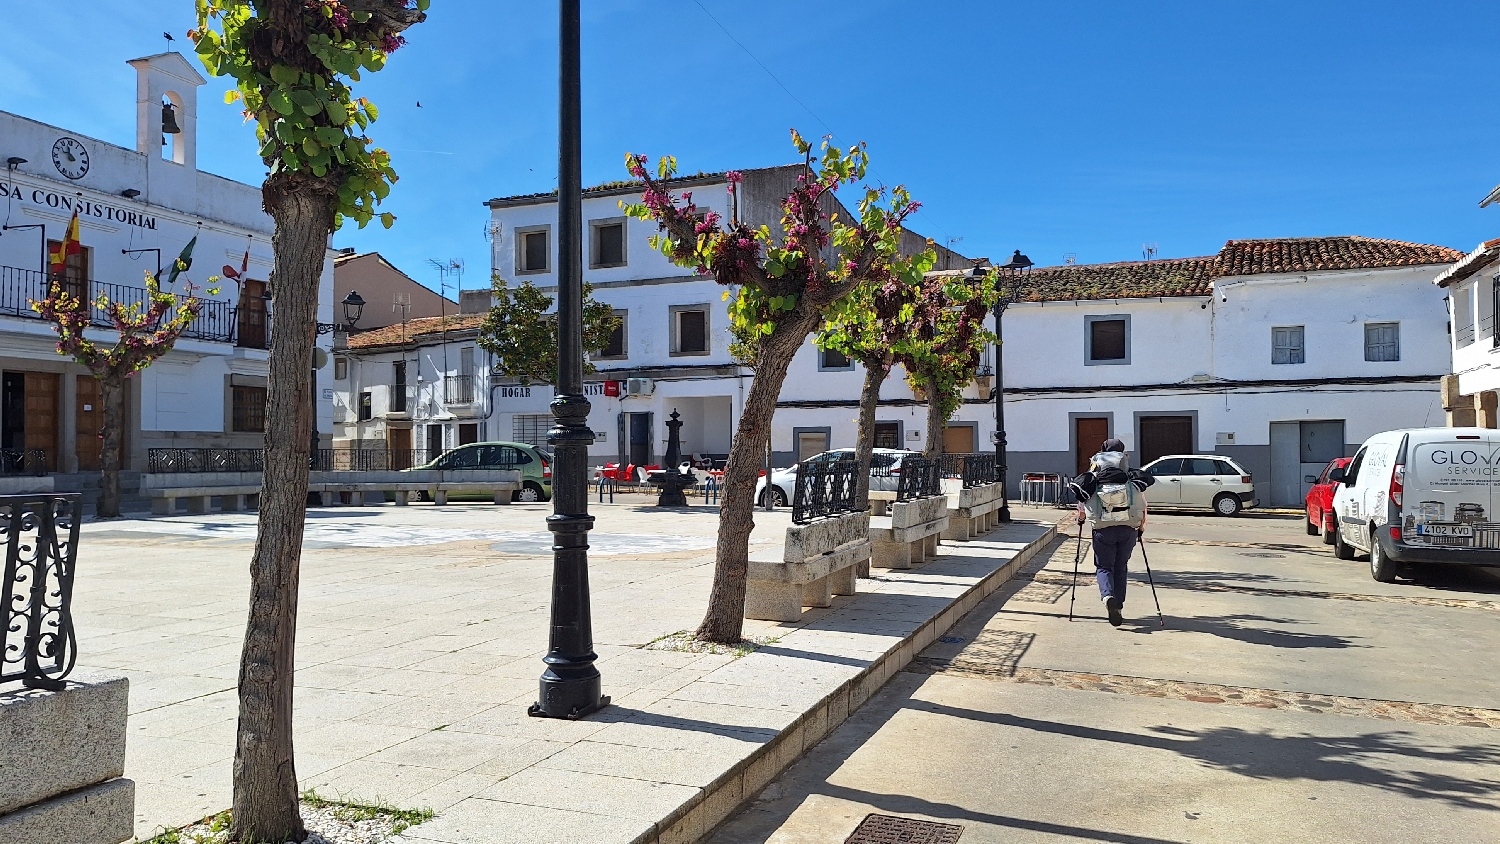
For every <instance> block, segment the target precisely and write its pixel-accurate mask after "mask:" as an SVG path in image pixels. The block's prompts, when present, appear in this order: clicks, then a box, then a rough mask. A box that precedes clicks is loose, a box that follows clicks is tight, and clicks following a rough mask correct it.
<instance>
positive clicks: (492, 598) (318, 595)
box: [75, 496, 1049, 841]
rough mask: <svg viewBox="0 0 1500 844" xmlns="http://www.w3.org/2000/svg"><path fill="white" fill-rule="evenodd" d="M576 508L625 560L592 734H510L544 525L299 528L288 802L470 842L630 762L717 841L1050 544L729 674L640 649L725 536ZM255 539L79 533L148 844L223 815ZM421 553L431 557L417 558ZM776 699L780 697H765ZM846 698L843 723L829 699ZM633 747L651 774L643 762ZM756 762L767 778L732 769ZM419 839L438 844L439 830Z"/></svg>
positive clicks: (382, 513) (686, 522) (541, 648)
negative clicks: (683, 801) (434, 819)
mask: <svg viewBox="0 0 1500 844" xmlns="http://www.w3.org/2000/svg"><path fill="white" fill-rule="evenodd" d="M622 498H623V496H622ZM592 509H593V512H594V513H595V515H596V517H597V519H598V521H597V529H596V531H595V534H594V536H598V537H603V538H609V537H615V538H616V540H617V541H616V542H615V545H614V547H613V548H612V549H611V550H614V551H615V552H616V553H613V554H602V555H599V556H597V557H592V558H591V560H590V580H591V587H592V596H593V604H594V616H593V621H594V633H595V641H596V651H597V653H598V655H599V663H598V664H599V667H600V670H601V672H602V673H603V675H604V678H605V680H604V682H605V690H606V693H608V694H610V695H612V696H613V698H614V703H613V705H612V706H611V707H610V708H609V710H607V711H606V712H604V713H601V714H600V715H598V716H596V717H595V718H593V719H590V720H588V721H584V722H557V721H546V720H539V719H532V718H528V717H526V716H525V707H526V706H527V705H528V704H529V703H531V702H532V701H533V700H534V698H535V695H536V683H537V678H538V676H539V674H540V671H541V667H542V665H541V662H540V658H541V656H542V655H543V654H544V653H545V650H546V631H547V619H548V608H549V600H550V582H551V581H550V578H551V559H550V555H546V554H545V553H544V551H545V549H542V548H540V546H538V545H537V543H535V542H534V541H532V538H533V537H534V536H536V535H537V534H539V533H544V532H545V523H544V519H545V517H546V515H547V514H548V512H549V511H550V507H548V506H546V505H513V506H511V507H508V508H494V507H491V506H486V505H479V506H472V507H470V506H461V505H459V506H445V507H423V508H411V507H406V508H396V507H394V506H386V507H366V508H342V509H340V508H333V509H324V510H314V511H312V512H311V514H310V518H309V522H310V524H314V523H315V524H317V525H326V527H320V533H319V534H318V537H319V538H318V539H317V540H316V541H315V542H314V543H311V544H310V545H309V547H307V549H306V550H305V551H304V555H303V564H302V578H301V584H302V586H301V594H300V599H299V601H300V606H299V620H298V640H297V672H298V674H297V690H296V695H295V701H294V705H295V712H296V715H295V721H294V725H295V727H294V728H295V731H296V732H295V741H296V764H297V773H298V775H299V778H300V782H301V785H302V786H303V787H304V788H314V789H316V790H318V792H319V793H320V794H324V795H326V796H329V797H343V798H348V799H360V800H369V801H380V800H384V801H387V802H391V803H394V804H396V805H398V806H402V807H407V808H420V807H431V808H433V809H435V810H440V811H452V812H457V813H458V816H459V817H460V818H462V817H465V816H468V814H470V813H478V814H476V815H475V816H478V815H480V814H482V815H483V816H485V817H487V818H488V817H494V818H509V817H511V815H509V814H507V813H508V812H515V811H521V810H516V809H513V808H507V807H518V806H520V807H524V806H525V805H526V804H521V803H514V802H507V800H510V801H513V800H518V799H522V798H521V797H519V796H517V795H516V794H506V795H504V796H506V797H507V800H498V799H492V798H487V797H480V796H478V795H480V794H481V793H484V792H486V791H487V790H488V789H490V788H492V787H494V786H496V784H498V783H500V782H502V781H504V780H505V779H506V778H508V777H514V776H516V775H518V774H520V773H521V772H524V771H527V770H530V769H533V768H535V769H536V770H537V773H535V774H532V775H531V776H540V775H541V773H540V772H541V771H543V770H550V771H563V772H568V771H573V769H575V768H576V769H580V770H577V771H574V772H575V773H579V774H596V773H597V772H598V771H599V770H601V766H604V765H607V764H609V760H611V759H614V758H639V759H640V763H641V768H640V776H642V777H644V778H645V780H644V781H649V782H659V783H660V784H663V785H669V786H678V787H684V788H689V789H696V790H697V791H698V792H699V793H700V796H699V797H697V798H693V799H692V800H689V801H687V802H689V803H692V804H693V805H694V806H696V805H698V804H700V803H701V804H702V805H704V806H705V807H712V811H713V812H718V813H719V816H723V814H726V813H727V812H728V811H729V810H730V809H731V808H733V806H734V805H735V804H737V803H738V802H739V798H738V796H735V794H737V790H743V788H744V786H745V783H744V782H743V781H742V777H743V776H744V775H746V774H748V775H749V776H750V777H751V784H752V785H753V784H755V783H760V784H763V783H764V782H765V781H768V777H769V772H772V771H774V770H780V767H781V766H783V765H784V764H785V763H786V762H788V761H790V759H792V758H795V756H796V755H798V754H800V753H801V752H802V747H803V744H802V742H803V731H802V730H801V726H802V725H803V723H804V722H811V723H813V725H814V726H813V729H812V733H813V734H815V735H821V734H822V732H825V731H826V729H825V728H824V727H823V726H821V724H823V723H837V722H838V721H841V720H843V718H844V717H846V716H847V713H848V712H849V711H850V710H851V709H853V708H857V706H858V705H859V703H862V702H863V701H864V700H865V699H866V698H867V697H868V696H869V694H870V693H871V692H872V691H873V690H874V689H875V688H878V686H879V684H880V683H882V682H884V681H885V679H886V678H887V677H889V676H890V674H891V673H892V672H891V671H890V670H886V669H884V668H879V667H878V666H879V665H880V664H881V663H882V661H883V660H884V661H889V660H895V659H899V660H901V664H905V661H906V660H908V659H909V658H910V653H909V651H910V648H907V649H905V650H902V649H901V647H900V644H901V643H902V642H903V641H904V639H905V637H909V636H910V635H911V634H912V631H914V630H917V631H920V629H921V628H923V627H924V625H925V626H926V627H928V628H932V627H933V626H934V625H936V624H937V623H938V621H939V619H937V618H935V617H936V616H941V615H943V613H944V611H945V610H946V609H948V608H949V607H950V605H951V604H952V603H953V602H954V601H955V600H966V599H965V598H964V597H963V596H965V595H966V593H967V592H968V591H969V590H971V589H973V588H974V586H975V584H976V583H978V582H979V581H980V580H981V579H983V578H984V577H986V576H988V575H990V574H992V573H993V572H994V571H995V569H996V568H997V567H999V566H1001V565H1003V564H1004V563H1005V562H1006V560H1008V559H1010V558H1012V557H1013V556H1014V555H1015V554H1016V553H1017V552H1019V551H1020V550H1021V549H1023V548H1025V547H1026V546H1027V544H1028V542H1030V541H1031V540H1032V539H1034V538H1035V537H1037V536H1040V535H1041V534H1042V533H1043V532H1044V531H1046V530H1048V529H1049V528H1048V527H1047V526H1038V525H1020V524H1018V525H1016V526H1015V527H1013V528H1011V531H1012V534H1007V535H1005V536H1004V541H1001V536H1002V535H1001V534H995V535H992V536H991V537H990V541H980V542H976V543H966V544H965V545H963V546H962V552H963V556H961V557H960V556H949V553H950V552H952V551H953V550H954V549H953V548H948V547H944V549H943V553H942V555H941V556H940V557H939V559H938V560H937V561H936V562H934V563H931V564H928V565H927V566H925V567H922V568H918V569H914V570H911V571H903V572H891V573H883V572H880V571H877V575H879V576H878V577H877V578H876V579H873V580H861V581H860V584H859V587H860V590H861V591H862V592H864V593H866V594H865V595H863V596H859V597H856V598H838V599H836V600H835V602H834V605H833V606H832V607H829V608H826V609H818V610H811V611H809V612H806V613H804V615H803V618H802V620H801V621H800V622H798V623H794V624H783V625H777V624H774V623H770V622H754V621H751V622H747V623H746V628H745V629H746V635H747V636H752V637H755V638H757V639H758V640H765V639H768V638H774V639H776V640H777V641H775V642H774V643H773V644H771V645H770V646H767V647H765V648H763V649H762V650H761V651H760V652H758V653H756V654H752V655H751V656H749V657H745V658H743V659H741V660H735V659H734V658H733V657H731V656H728V655H715V654H699V653H680V652H673V651H659V650H650V649H646V647H645V646H646V645H648V644H649V643H651V642H653V641H655V640H657V639H660V638H662V637H664V636H666V635H668V634H671V633H674V632H677V631H681V630H684V629H691V628H692V627H693V626H695V625H696V624H697V622H698V621H699V619H700V618H701V616H702V611H703V606H704V603H705V601H706V600H707V595H708V591H709V588H710V585H711V581H712V574H713V550H712V548H713V538H714V536H715V535H716V531H717V513H716V511H715V510H714V509H713V508H703V507H696V508H689V509H687V510H662V509H658V508H655V507H651V506H641V505H640V504H639V503H622V504H617V505H604V506H602V507H601V506H598V505H593V507H592ZM254 518H255V516H254V514H210V515H204V516H191V517H182V516H178V517H173V518H170V519H148V518H143V519H130V520H122V521H112V522H103V523H90V524H87V525H85V527H84V531H83V540H82V545H81V549H82V550H81V553H80V558H79V575H78V580H77V586H76V593H75V601H76V605H75V617H76V619H77V624H78V632H79V639H80V642H79V651H80V655H81V657H80V664H81V665H82V666H84V667H86V668H99V669H109V670H116V671H120V672H122V673H124V674H126V675H127V676H128V677H129V678H130V682H131V696H130V719H129V724H128V739H127V751H126V766H125V770H126V776H127V777H131V778H132V779H134V780H136V781H137V783H138V792H137V801H136V807H137V811H136V830H135V831H136V835H137V836H139V837H141V838H145V837H149V836H150V835H151V834H153V833H155V832H156V831H158V830H160V829H161V828H164V827H166V828H171V827H176V826H182V825H185V824H188V823H191V822H194V821H196V820H198V819H200V818H202V817H203V816H205V815H208V814H211V813H214V812H218V811H220V810H222V809H224V808H225V807H227V806H228V805H229V795H230V776H231V774H230V769H231V764H232V757H233V751H234V741H233V738H234V730H235V719H236V709H237V703H238V702H237V699H236V692H235V682H236V678H237V676H238V661H239V648H240V637H241V636H242V635H243V632H244V623H245V612H246V602H247V596H248V566H247V563H248V561H249V557H250V553H251V551H252V542H251V537H252V536H253V532H247V530H246V528H245V526H246V525H253V522H254ZM756 522H757V528H756V531H755V533H754V535H753V536H752V550H755V549H757V548H762V547H779V545H780V543H781V541H782V538H783V535H784V533H785V529H786V526H787V525H788V524H789V515H788V514H787V513H786V512H785V511H780V512H776V513H769V514H768V513H764V512H757V513H756ZM344 523H353V524H357V525H360V526H362V529H363V530H366V531H371V532H373V533H374V534H375V535H378V536H379V537H381V541H382V542H383V543H384V545H383V547H379V548H372V547H369V542H368V540H366V539H363V538H359V535H358V533H357V532H351V531H350V530H347V529H346V528H345V526H344ZM195 524H197V525H202V527H192V525H195ZM433 535H436V536H439V537H440V538H443V539H444V540H445V541H440V542H432V541H431V538H432V536H433ZM454 536H460V537H461V538H459V539H453V537H454ZM622 537H623V538H624V539H621V538H622ZM408 543H409V544H408ZM630 552H637V553H630ZM975 600H977V598H976V599H975ZM971 603H972V602H971ZM966 608H967V607H966ZM960 614H961V613H960ZM956 618H957V615H953V614H949V615H946V616H943V617H942V618H941V619H940V621H941V624H943V625H947V624H951V623H952V621H953V620H954V619H956ZM918 635H923V634H921V633H920V632H919V633H918ZM929 639H930V636H929ZM872 666H877V667H875V668H872ZM720 671H723V672H724V673H723V674H720V675H718V676H715V674H716V672H720ZM852 678H862V679H861V680H860V682H859V683H858V684H854V682H853V679H852ZM766 686H772V687H776V688H783V687H784V689H785V693H784V694H782V695H780V696H778V695H776V694H768V693H767V692H766V690H765V688H764V687H766ZM856 686H857V687H856ZM845 687H847V688H846V692H845V693H842V694H841V696H839V697H838V699H837V700H825V698H827V697H828V694H829V690H832V689H835V688H845ZM820 690H822V691H821V693H820ZM814 707H815V708H816V711H815V712H813V713H812V714H809V710H810V709H812V708H814ZM606 730H607V731H608V732H607V734H605V735H602V736H597V735H596V734H598V733H600V732H601V731H606ZM793 733H794V734H793ZM445 734H446V735H445ZM453 736H456V737H457V738H451V737H453ZM789 738H790V739H791V740H788V739H789ZM584 742H587V743H588V745H587V746H585V747H583V748H581V749H579V750H575V751H572V752H571V754H569V755H566V756H559V754H561V753H562V752H563V751H565V750H569V749H570V748H573V747H575V746H577V745H579V744H580V743H584ZM595 745H597V746H595ZM606 745H608V746H606ZM636 747H644V748H655V749H659V750H662V751H665V752H664V753H658V754H650V753H642V754H634V753H632V751H631V748H636ZM620 748H623V749H620ZM768 748H772V749H774V750H775V752H774V753H771V754H769V755H768V754H767V749H768ZM757 753H758V754H760V757H761V758H763V759H764V760H765V761H761V762H759V763H758V764H757V765H755V766H752V765H751V764H750V763H748V762H746V761H745V760H746V759H747V758H749V757H750V756H751V755H753V754H757ZM553 757H559V758H558V760H557V761H555V762H549V761H548V760H551V759H553ZM705 760H715V761H714V764H718V765H720V768H719V773H720V776H719V780H720V781H719V782H718V783H717V784H716V785H715V784H714V783H712V782H699V781H698V780H701V779H702V778H703V776H705V775H706V774H707V773H712V766H710V765H709V763H708V762H707V761H705ZM543 763H546V764H545V766H544V765H543ZM736 764H738V765H739V766H740V768H739V769H736V771H735V773H734V774H733V775H728V776H726V775H724V772H725V771H727V770H730V769H731V768H734V766H735V765H736ZM752 767H753V768H754V770H753V771H752V770H750V769H751V768H752ZM624 779H631V777H624ZM523 782H524V781H523ZM629 785H630V784H629V783H625V784H623V785H622V787H625V786H629ZM710 785H714V788H713V789H712V790H710V789H709V788H708V786H710ZM756 787H758V785H757V786H756ZM668 791H670V789H669V790H668ZM751 793H753V789H752V792H751ZM702 794H707V797H704V796H701V795H702ZM468 801H483V802H473V803H472V804H471V805H464V804H466V802H468ZM460 808H462V811H459V810H460ZM532 808H534V809H536V810H537V811H542V810H541V809H540V808H537V807H532ZM573 808H574V809H577V808H578V807H573ZM691 808H692V806H686V807H684V805H679V806H678V808H677V813H678V814H680V815H682V817H679V818H675V819H673V820H672V822H671V823H667V822H666V819H665V818H658V819H656V821H655V822H654V823H655V824H660V825H661V826H662V829H663V832H662V833H661V835H660V836H659V837H661V838H662V840H663V841H670V840H677V838H674V837H673V836H676V837H679V838H680V837H681V836H683V835H686V834H687V833H688V831H690V830H691V829H693V828H695V825H699V826H701V823H702V818H703V817H705V816H706V815H705V814H704V812H708V811H709V808H705V809H704V812H700V813H699V814H697V815H692V816H691V817H688V815H689V814H690V813H689V812H688V809H691ZM480 810H483V811H482V812H481V811H480ZM546 811H548V812H551V811H553V810H546ZM556 811H559V812H568V811H569V810H568V809H567V808H566V807H565V808H563V809H558V810H556ZM521 813H522V814H525V811H522V812H521ZM591 813H592V814H591ZM580 815H581V817H580ZM557 817H558V822H557V824H556V825H554V828H556V829H568V828H574V827H575V826H576V825H577V824H579V823H584V822H586V821H588V820H589V819H590V818H597V817H605V818H611V819H613V820H611V821H610V829H611V830H613V829H614V828H615V827H616V826H618V825H619V824H620V820H619V819H618V818H617V816H615V815H607V814H599V813H598V812H597V811H596V810H594V809H593V808H590V807H585V809H584V811H582V812H577V811H573V812H571V813H570V814H565V815H558V816H557ZM454 824H455V826H453V829H470V828H471V827H470V826H468V825H466V824H460V823H458V822H457V821H455V822H454ZM423 826H424V827H426V828H427V829H428V832H427V833H424V834H432V835H436V834H438V832H439V831H441V830H443V829H447V828H448V827H446V826H443V825H441V824H439V825H435V826H431V827H427V825H423ZM534 826H535V825H531V824H529V822H528V823H522V822H511V821H508V820H507V821H503V822H502V823H501V824H500V827H499V828H502V829H504V830H507V831H508V832H507V833H506V834H514V835H515V836H516V837H515V838H513V839H493V840H518V841H521V840H524V841H533V840H535V841H541V840H548V839H547V838H546V837H545V836H543V837H535V836H532V837H528V835H530V834H531V833H530V832H529V831H530V830H531V829H533V827H534ZM674 826H675V829H674ZM486 828H488V825H486ZM654 828H655V827H654V825H653V824H645V825H644V826H643V827H642V830H644V829H654ZM642 830H637V831H636V832H635V833H632V834H631V836H630V837H632V838H633V837H634V836H635V835H637V834H641V832H642ZM522 831H526V834H525V835H523V834H522ZM443 834H444V835H447V834H448V833H443ZM452 834H453V835H455V836H456V835H459V834H460V833H456V832H455V833H452ZM613 834H614V833H613V832H612V831H611V832H609V833H608V835H606V836H604V837H601V838H597V839H593V838H590V839H586V840H612V839H611V838H609V836H612V835H613ZM651 834H653V835H656V834H657V833H655V832H652V833H651ZM454 840H469V839H458V838H455V839H454ZM473 840H476V841H479V840H491V839H486V838H476V839H473ZM626 840H629V838H627V839H626ZM653 840H654V839H653ZM684 840H686V839H684Z"/></svg>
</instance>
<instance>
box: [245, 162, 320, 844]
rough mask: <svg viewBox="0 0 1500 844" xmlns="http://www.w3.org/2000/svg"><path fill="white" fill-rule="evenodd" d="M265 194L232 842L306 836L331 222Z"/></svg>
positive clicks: (287, 194) (291, 200) (289, 197)
mask: <svg viewBox="0 0 1500 844" xmlns="http://www.w3.org/2000/svg"><path fill="white" fill-rule="evenodd" d="M275 178H276V177H274V176H273V177H272V179H275ZM275 187H283V188H284V186H275ZM266 193H267V196H268V200H269V199H271V198H272V197H273V195H274V198H275V199H276V201H275V202H274V203H272V202H270V201H268V202H267V206H268V210H270V212H271V215H272V217H273V218H274V219H275V221H276V234H275V237H274V240H273V243H272V245H273V247H274V249H275V251H276V272H275V275H274V276H273V280H272V295H273V296H274V299H273V300H272V305H273V306H274V311H273V313H274V317H275V322H274V323H273V325H272V332H271V377H270V384H269V389H268V390H267V394H266V454H265V472H264V473H263V475H262V481H261V494H260V522H259V532H258V534H257V537H256V541H255V555H254V557H253V558H252V559H251V561H250V619H249V624H248V625H247V627H246V629H245V649H244V652H243V654H242V656H241V657H240V682H239V692H240V718H239V730H238V735H237V738H236V742H235V754H234V803H233V806H234V814H233V821H232V826H231V827H230V839H231V840H234V841H241V842H283V841H288V840H293V841H301V840H302V839H303V838H305V837H306V836H307V832H306V830H305V828H304V827H303V825H302V815H301V812H300V811H299V807H298V803H297V772H296V768H295V766H294V764H293V755H292V669H293V654H294V646H295V639H296V630H297V579H298V567H299V565H300V563H301V556H302V531H303V523H304V520H305V519H306V516H307V512H306V508H307V470H308V448H309V446H308V439H309V437H310V436H311V431H312V427H311V426H312V424H313V418H312V413H313V407H312V406H311V405H312V402H311V397H310V396H309V395H308V389H309V377H310V376H309V372H310V371H311V369H312V349H313V343H314V340H315V338H316V328H315V325H316V322H317V306H318V282H319V280H320V279H321V277H322V273H323V256H324V250H325V249H326V248H327V244H328V232H329V231H330V230H331V228H332V226H331V223H332V220H331V212H330V210H329V202H328V199H327V198H326V197H325V198H320V197H319V196H318V195H317V193H316V192H315V191H313V190H300V191H299V190H295V189H291V190H287V189H283V190H282V191H280V192H277V193H274V194H273V185H272V184H271V183H270V182H269V181H268V183H267V186H266Z"/></svg>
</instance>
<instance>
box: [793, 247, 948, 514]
mask: <svg viewBox="0 0 1500 844" xmlns="http://www.w3.org/2000/svg"><path fill="white" fill-rule="evenodd" d="M936 263H937V253H936V252H935V251H934V250H932V249H926V250H923V251H922V252H919V253H917V254H915V255H912V256H908V257H897V258H893V259H892V260H891V262H890V269H889V272H888V273H887V274H886V276H885V277H884V278H870V279H868V280H866V282H865V283H864V284H861V285H859V286H858V287H856V288H855V289H854V290H853V291H851V292H850V294H849V295H848V296H845V297H844V298H843V299H841V300H839V301H838V302H837V303H835V305H834V306H833V307H832V308H830V309H829V314H828V318H827V321H826V322H824V323H823V327H822V329H820V330H819V331H818V336H817V340H816V342H817V345H818V347H819V348H821V349H832V350H833V351H836V352H839V353H840V354H842V355H844V356H845V357H847V358H849V359H850V360H854V361H858V362H859V364H860V366H861V367H863V368H864V371H865V381H864V386H863V388H862V389H861V390H860V393H859V427H858V434H857V439H856V440H855V443H854V456H855V460H856V461H857V462H858V463H859V470H858V471H859V474H858V477H857V478H856V480H855V495H856V501H857V503H858V504H859V506H860V507H861V509H863V508H864V507H865V506H867V505H868V504H869V502H870V456H871V455H872V454H873V453H874V451H875V411H876V408H877V407H878V406H879V404H880V388H881V385H882V384H884V383H885V379H886V378H887V377H889V375H890V373H891V368H892V367H893V366H895V363H896V360H897V358H898V356H899V355H900V354H902V352H903V350H904V349H905V347H906V345H907V344H908V343H909V342H910V340H911V337H912V331H913V328H914V325H913V322H914V321H915V319H916V318H917V316H918V314H919V313H920V308H919V305H920V301H919V299H920V297H921V296H922V294H923V292H924V291H925V290H926V289H927V288H926V286H925V285H924V284H923V275H924V274H925V273H926V272H927V271H929V270H931V269H932V267H933V265H934V264H936Z"/></svg>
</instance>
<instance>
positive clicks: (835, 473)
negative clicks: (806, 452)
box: [792, 460, 859, 525]
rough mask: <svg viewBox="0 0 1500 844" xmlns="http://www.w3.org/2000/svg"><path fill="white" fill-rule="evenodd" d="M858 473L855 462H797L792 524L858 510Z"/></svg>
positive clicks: (857, 465) (857, 463)
mask: <svg viewBox="0 0 1500 844" xmlns="http://www.w3.org/2000/svg"><path fill="white" fill-rule="evenodd" d="M858 471H859V462H858V461H856V460H835V461H829V462H817V463H810V462H802V463H798V464H797V480H796V486H795V487H793V488H792V522H794V523H795V524H799V525H802V524H807V523H808V522H810V521H812V520H813V519H818V518H822V517H824V516H833V515H837V514H839V513H852V512H854V511H855V510H857V509H859V508H858V507H856V506H855V503H854V487H855V484H854V477H855V474H856V473H857V472H858Z"/></svg>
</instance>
